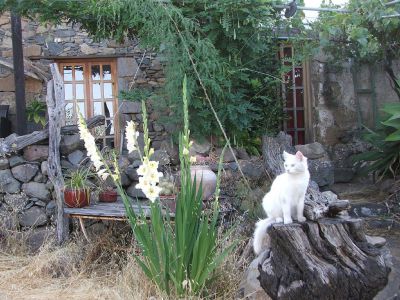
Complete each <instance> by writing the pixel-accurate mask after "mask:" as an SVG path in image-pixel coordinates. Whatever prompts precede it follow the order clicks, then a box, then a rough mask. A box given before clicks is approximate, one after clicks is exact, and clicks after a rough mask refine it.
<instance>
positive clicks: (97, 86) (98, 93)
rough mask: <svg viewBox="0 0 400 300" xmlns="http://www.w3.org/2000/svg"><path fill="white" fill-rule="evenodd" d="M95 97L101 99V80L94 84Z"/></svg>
mask: <svg viewBox="0 0 400 300" xmlns="http://www.w3.org/2000/svg"><path fill="white" fill-rule="evenodd" d="M92 93H93V99H101V89H100V82H99V83H93V84H92Z"/></svg>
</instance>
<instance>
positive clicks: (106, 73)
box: [103, 65, 111, 80]
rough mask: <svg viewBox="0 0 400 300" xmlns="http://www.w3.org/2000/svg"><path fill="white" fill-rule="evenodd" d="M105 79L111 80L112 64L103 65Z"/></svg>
mask: <svg viewBox="0 0 400 300" xmlns="http://www.w3.org/2000/svg"><path fill="white" fill-rule="evenodd" d="M103 80H111V66H110V65H103Z"/></svg>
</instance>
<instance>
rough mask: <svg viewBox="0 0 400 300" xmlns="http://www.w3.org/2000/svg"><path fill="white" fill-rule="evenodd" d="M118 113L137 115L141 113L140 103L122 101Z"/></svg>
mask: <svg viewBox="0 0 400 300" xmlns="http://www.w3.org/2000/svg"><path fill="white" fill-rule="evenodd" d="M119 111H120V113H122V114H139V113H141V112H142V103H140V102H137V101H136V102H134V101H123V102H122V104H121V108H120V110H119Z"/></svg>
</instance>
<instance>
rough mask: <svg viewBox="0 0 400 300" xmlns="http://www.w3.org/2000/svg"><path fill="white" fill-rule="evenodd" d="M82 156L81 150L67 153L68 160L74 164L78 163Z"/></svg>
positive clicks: (83, 155)
mask: <svg viewBox="0 0 400 300" xmlns="http://www.w3.org/2000/svg"><path fill="white" fill-rule="evenodd" d="M84 158H85V154H84V153H83V152H82V151H81V150H75V151H74V152H71V153H70V154H68V161H69V162H70V163H71V164H73V165H75V166H77V165H79V164H80V163H81V161H82V160H83V159H84Z"/></svg>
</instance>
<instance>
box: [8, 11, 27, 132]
mask: <svg viewBox="0 0 400 300" xmlns="http://www.w3.org/2000/svg"><path fill="white" fill-rule="evenodd" d="M11 33H12V47H13V65H14V82H15V103H16V119H17V122H16V129H17V133H18V134H25V133H26V101H25V74H24V55H23V49H22V29H21V17H20V16H19V15H17V14H16V13H15V12H11Z"/></svg>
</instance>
